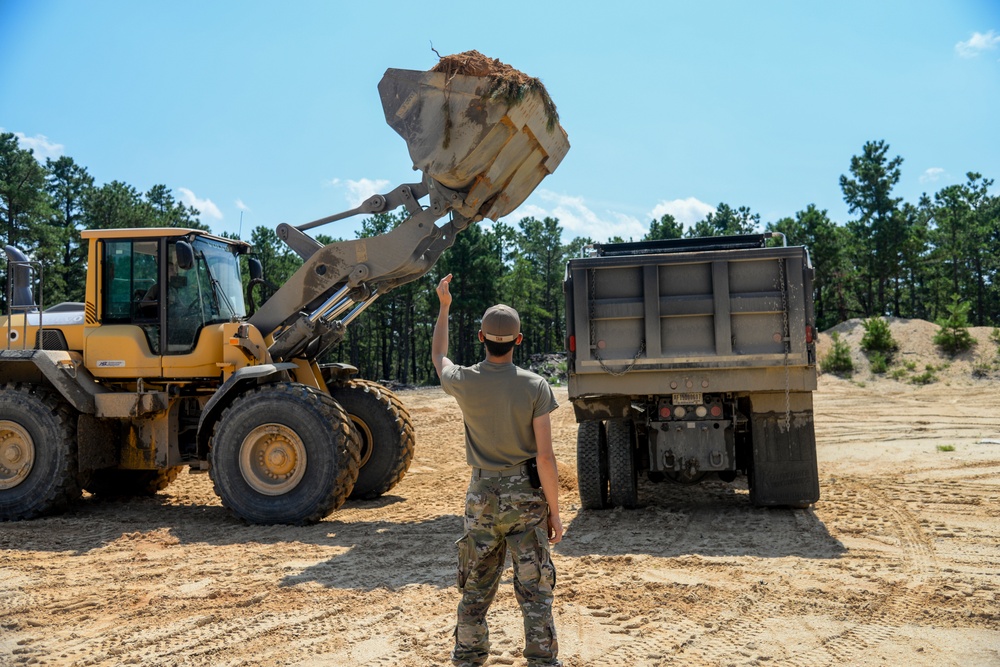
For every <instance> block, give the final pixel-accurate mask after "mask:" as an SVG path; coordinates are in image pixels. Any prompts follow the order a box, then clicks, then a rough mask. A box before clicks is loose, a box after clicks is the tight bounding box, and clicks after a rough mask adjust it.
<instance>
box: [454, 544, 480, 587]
mask: <svg viewBox="0 0 1000 667" xmlns="http://www.w3.org/2000/svg"><path fill="white" fill-rule="evenodd" d="M455 546H457V547H458V590H460V591H461V590H464V589H465V582H467V581H468V580H469V572H470V570H471V569H472V554H473V553H474V550H475V548H476V546H475V543H474V542H473V541H472V536H471V535H469V534H468V533H466V534H465V535H463V536H462V537H461V538H459V539H458V541H456V542H455Z"/></svg>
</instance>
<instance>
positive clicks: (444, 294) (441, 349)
mask: <svg viewBox="0 0 1000 667" xmlns="http://www.w3.org/2000/svg"><path fill="white" fill-rule="evenodd" d="M450 282H451V274H450V273H449V274H448V275H446V276H445V277H444V278H442V279H441V282H439V283H438V286H437V295H438V301H439V302H440V303H441V306H440V308H438V317H437V322H435V323H434V337H433V338H432V339H431V361H432V362H433V363H434V370H436V371H437V374H438V377H441V371H443V370H444V369H445V368H447V367H448V366H451V365H452V361H451V359H449V358H448V311H449V310H450V309H451V290H450V289H449V287H448V284H449V283H450Z"/></svg>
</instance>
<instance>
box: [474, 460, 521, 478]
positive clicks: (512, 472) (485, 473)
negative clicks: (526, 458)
mask: <svg viewBox="0 0 1000 667" xmlns="http://www.w3.org/2000/svg"><path fill="white" fill-rule="evenodd" d="M527 474H528V466H527V465H525V464H523V463H522V464H521V465H517V466H514V467H513V468H504V469H503V470H486V469H485V468H473V469H472V479H482V478H483V477H514V476H516V475H527Z"/></svg>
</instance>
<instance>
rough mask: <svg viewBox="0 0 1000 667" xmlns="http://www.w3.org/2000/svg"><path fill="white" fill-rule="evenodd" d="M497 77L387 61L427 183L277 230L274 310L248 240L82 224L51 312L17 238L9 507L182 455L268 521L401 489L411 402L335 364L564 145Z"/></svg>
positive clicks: (393, 102) (3, 430) (56, 503)
mask: <svg viewBox="0 0 1000 667" xmlns="http://www.w3.org/2000/svg"><path fill="white" fill-rule="evenodd" d="M493 84H494V82H493V81H492V80H491V78H490V77H489V76H472V75H463V74H459V73H455V72H447V73H445V72H437V71H429V72H427V71H414V70H400V69H389V70H387V71H386V73H385V75H384V77H383V78H382V80H381V81H380V83H379V85H378V90H379V94H380V97H381V101H382V106H383V110H384V112H385V119H386V121H387V123H388V124H389V125H390V126H391V127H392V128H393V129H394V130H395V131H396V132H397V133H398V134H399V135H400V136H401V137H402V138H403V139H404V140H405V142H406V145H407V147H408V149H409V153H410V157H411V160H412V163H413V168H414V170H417V171H419V172H421V173H422V178H421V179H420V181H419V182H414V183H407V184H403V185H400V186H398V187H396V188H395V189H393V190H391V191H390V192H387V193H385V194H377V195H373V196H371V197H370V198H369V199H367V200H366V201H365V202H364V203H362V204H361V205H360V206H359V207H357V208H354V209H351V210H349V211H344V212H341V213H337V214H335V215H331V216H328V217H326V218H323V219H320V220H316V221H313V222H310V223H306V224H303V225H299V226H291V225H288V224H281V225H279V226H278V228H277V230H276V231H277V234H278V236H279V237H280V238H281V239H283V240H284V241H285V242H286V243H287V244H288V246H289V247H290V248H291V249H293V250H294V251H295V252H296V253H297V254H298V255H299V256H300V257H301V258H302V265H301V268H300V269H298V271H297V272H296V273H294V274H293V275H292V276H291V277H290V278H289V279H288V280H287V281H286V282H285V283H284V284H283V285H281V286H280V287H278V288H277V290H276V291H275V292H274V294H273V295H272V296H271V297H270V298H268V299H267V300H266V301H265V302H264V303H262V304H261V305H260V307H259V308H255V307H253V303H254V299H253V297H254V294H255V292H254V289H255V287H256V286H257V285H259V284H261V283H262V282H264V281H265V279H264V276H263V275H262V271H261V265H260V262H259V261H257V260H256V259H254V258H253V257H252V248H251V246H250V245H249V244H247V243H245V242H242V241H239V240H233V239H229V238H223V237H219V236H214V235H212V234H209V233H206V232H204V231H201V230H197V229H180V228H158V229H91V230H86V231H83V232H82V237H83V240H84V241H85V242H86V243H87V244H88V255H87V283H86V294H85V298H84V301H82V302H79V303H66V304H60V305H58V306H56V307H54V308H50V309H45V308H44V306H43V304H42V303H37V304H36V299H35V297H36V295H38V294H41V293H43V289H44V286H43V280H42V277H43V274H44V267H42V266H39V265H38V264H37V263H36V262H33V261H32V260H31V258H30V257H28V256H27V255H26V254H25V253H24V252H22V251H21V249H19V248H17V247H16V246H13V245H9V246H7V247H6V254H7V258H8V272H7V273H8V289H7V295H6V296H7V305H8V311H9V312H8V314H7V316H6V317H5V318H4V319H3V320H0V331H2V332H3V333H4V335H5V336H6V338H7V344H6V346H5V349H3V350H0V519H3V520H18V519H30V518H33V517H37V516H40V515H43V514H49V513H52V512H57V511H59V510H62V509H64V508H66V507H67V506H68V505H69V504H71V503H72V502H74V500H76V499H77V498H80V497H81V496H82V492H83V491H87V492H89V493H92V494H95V495H105V496H111V495H135V494H151V493H155V492H156V491H157V490H159V489H162V488H164V487H165V486H166V485H167V484H169V483H170V482H171V481H172V480H173V479H174V478H176V476H177V474H178V472H179V471H180V470H181V469H182V468H183V467H184V466H187V467H189V469H190V470H192V471H207V472H208V474H209V475H210V476H211V479H212V483H213V485H214V489H215V491H216V493H217V494H218V496H219V497H220V499H221V501H222V504H223V505H224V506H225V507H227V508H229V509H230V510H231V511H232V512H233V513H234V514H235V515H236V516H237V517H239V518H241V519H243V520H246V521H248V522H251V523H261V524H274V523H281V524H308V523H312V522H316V521H319V520H320V519H322V518H324V517H326V516H328V515H329V514H330V513H331V512H333V511H334V510H335V509H337V508H338V507H340V506H341V505H342V503H343V502H344V501H345V500H346V499H347V498H348V497H362V498H373V497H377V496H379V495H382V494H384V493H385V492H387V491H388V490H389V489H391V488H393V486H394V485H395V484H397V483H398V482H399V481H400V480H401V479H402V477H403V475H404V474H405V473H406V471H407V469H408V467H409V465H410V461H411V460H412V457H413V451H414V446H415V434H414V429H413V424H412V421H411V419H410V417H409V414H408V413H407V411H406V408H405V407H404V406H403V404H402V403H401V402H400V400H399V398H398V397H397V396H396V395H394V394H393V392H391V391H390V390H389V389H387V388H386V387H385V386H382V385H380V384H378V383H376V382H373V381H370V380H365V379H360V378H358V377H356V376H357V369H356V368H354V367H351V366H349V365H346V364H326V363H321V359H322V356H323V354H324V353H325V352H326V351H328V350H330V349H331V347H333V346H334V345H336V344H338V343H339V342H340V341H341V340H342V339H343V337H344V336H345V334H346V331H347V327H348V326H349V325H350V323H351V322H352V321H354V320H355V319H356V318H357V317H359V316H361V315H362V313H363V312H364V310H365V309H366V308H368V307H369V306H371V304H372V303H373V302H374V301H375V300H376V299H377V298H379V297H380V296H381V295H384V294H386V293H388V292H390V291H391V290H392V289H394V288H395V287H398V286H399V285H403V284H405V283H407V282H410V281H412V280H415V279H417V278H419V277H420V276H423V275H424V274H425V273H427V271H429V270H430V269H431V267H432V266H433V265H434V263H435V262H436V261H437V259H438V258H439V257H440V256H441V254H442V253H443V252H444V251H445V250H447V249H448V248H449V247H450V246H451V245H452V243H453V242H454V239H455V236H456V235H457V234H458V233H460V232H461V231H462V230H463V229H465V228H466V227H467V226H468V225H470V224H474V223H476V222H478V221H480V220H482V219H483V218H491V219H494V220H496V219H499V218H500V217H501V216H503V215H506V214H507V213H510V212H511V211H512V210H514V209H515V208H516V207H517V206H518V205H519V204H521V203H522V202H523V201H524V199H525V198H526V197H527V196H528V195H529V194H530V193H531V191H532V190H534V188H535V187H536V186H537V185H538V183H540V182H541V180H542V179H543V178H545V177H546V176H547V175H548V174H550V173H551V172H552V171H554V170H555V169H556V167H557V166H558V165H559V163H560V162H561V160H562V159H563V157H564V155H565V154H566V152H567V150H568V149H569V142H568V139H567V135H566V133H565V131H564V130H563V129H562V127H561V126H560V125H559V124H558V122H555V123H553V118H552V113H551V105H550V104H549V101H548V100H543V99H541V98H542V96H541V95H540V94H539V93H537V92H535V91H529V92H528V94H525V95H524V96H523V99H520V100H515V101H513V102H512V101H511V100H509V99H508V100H505V99H502V98H500V99H498V98H497V97H496V96H495V95H491V94H490V92H491V90H492V88H494V87H495V86H494V85H493ZM422 202H423V203H422ZM400 207H402V208H404V209H405V214H404V219H403V220H402V221H401V222H400V224H398V225H397V226H396V227H395V228H394V229H392V230H391V231H389V232H388V233H386V234H383V235H380V236H375V237H372V238H362V239H357V240H350V241H341V242H335V243H331V244H328V245H323V244H321V243H319V242H317V241H316V240H315V239H313V238H312V237H311V236H309V235H308V234H307V233H306V232H307V231H308V230H310V229H312V228H314V227H318V226H320V225H324V224H328V223H331V222H334V221H336V220H341V219H344V218H347V217H350V216H353V215H363V214H376V213H380V212H385V211H393V210H396V209H398V208H400ZM442 218H444V219H445V220H443V221H441V219H442ZM439 221H441V222H440V224H439ZM241 258H243V261H242V262H241ZM243 267H245V268H246V269H247V270H248V271H249V281H248V285H247V287H246V289H245V288H244V281H243V278H242V275H243V272H242V268H243ZM38 301H39V302H41V301H42V298H41V297H39V298H38ZM248 305H249V306H250V307H248Z"/></svg>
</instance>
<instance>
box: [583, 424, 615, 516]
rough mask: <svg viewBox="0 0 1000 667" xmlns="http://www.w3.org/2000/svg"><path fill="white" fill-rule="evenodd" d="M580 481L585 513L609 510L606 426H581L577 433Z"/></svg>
mask: <svg viewBox="0 0 1000 667" xmlns="http://www.w3.org/2000/svg"><path fill="white" fill-rule="evenodd" d="M576 478H577V487H578V489H579V491H580V504H581V505H582V506H583V508H584V509H588V510H600V509H605V508H606V507H608V437H607V431H606V430H605V428H604V422H601V421H585V422H580V425H579V426H578V427H577V430H576Z"/></svg>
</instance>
